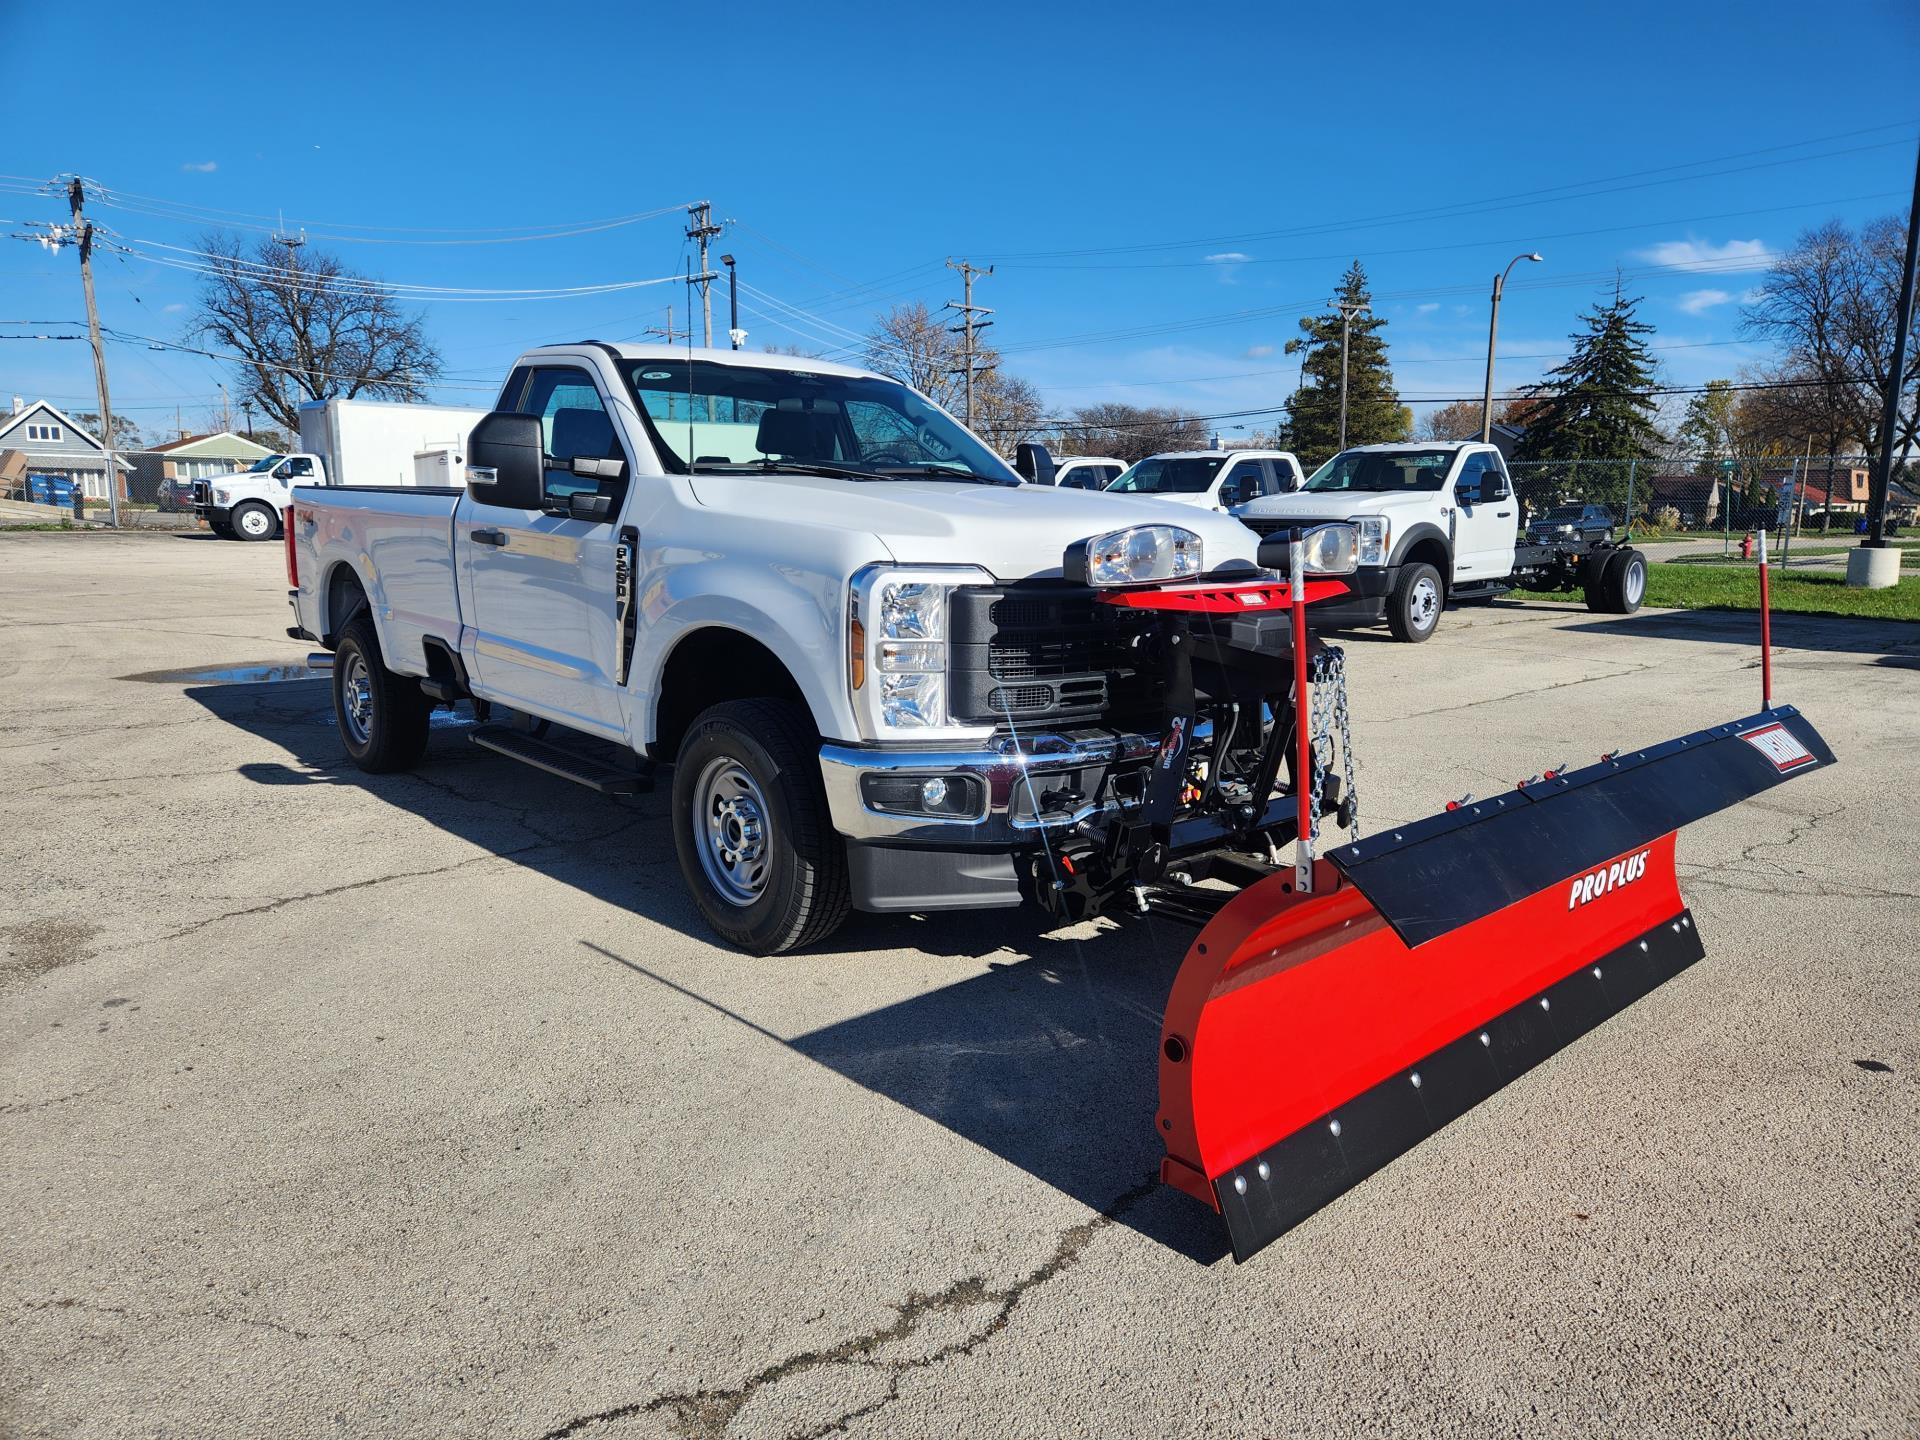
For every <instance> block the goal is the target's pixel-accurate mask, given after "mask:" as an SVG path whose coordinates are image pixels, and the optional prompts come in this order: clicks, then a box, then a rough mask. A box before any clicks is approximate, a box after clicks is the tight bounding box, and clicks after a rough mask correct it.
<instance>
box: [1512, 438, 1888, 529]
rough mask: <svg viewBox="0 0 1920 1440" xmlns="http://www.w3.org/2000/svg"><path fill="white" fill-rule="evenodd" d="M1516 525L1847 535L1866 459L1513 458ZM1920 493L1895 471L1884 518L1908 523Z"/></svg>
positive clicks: (1866, 476)
mask: <svg viewBox="0 0 1920 1440" xmlns="http://www.w3.org/2000/svg"><path fill="white" fill-rule="evenodd" d="M1507 469H1508V471H1509V472H1510V473H1511V474H1512V476H1513V483H1514V489H1515V491H1516V492H1517V494H1518V495H1519V498H1520V504H1521V524H1522V526H1523V528H1525V529H1532V530H1536V531H1537V532H1538V533H1537V534H1536V536H1535V538H1550V537H1551V536H1552V534H1553V533H1554V531H1555V530H1556V529H1557V528H1558V527H1559V526H1562V525H1566V524H1570V523H1571V524H1574V525H1575V526H1576V528H1577V527H1578V526H1579V525H1580V524H1582V523H1583V522H1584V523H1585V524H1589V525H1590V524H1592V523H1594V521H1595V519H1596V518H1597V517H1596V515H1595V513H1594V511H1593V510H1592V509H1590V508H1589V507H1600V508H1602V509H1604V510H1605V512H1606V515H1607V517H1608V519H1609V520H1610V521H1611V522H1612V524H1613V526H1614V529H1615V534H1616V538H1623V537H1626V536H1629V535H1630V536H1631V537H1632V538H1633V539H1634V540H1635V541H1636V542H1639V543H1646V542H1650V541H1659V540H1694V541H1702V540H1705V541H1710V540H1716V539H1717V540H1719V541H1720V543H1721V546H1722V548H1723V549H1729V550H1730V549H1732V548H1733V547H1735V546H1737V545H1739V544H1740V542H1741V541H1742V540H1743V539H1745V538H1746V536H1748V535H1749V534H1753V533H1756V532H1758V531H1760V530H1766V531H1769V532H1771V533H1772V535H1773V536H1774V537H1775V543H1776V544H1779V543H1782V542H1785V543H1788V544H1791V543H1792V541H1793V540H1794V539H1795V538H1796V537H1803V536H1808V535H1812V536H1823V535H1826V536H1833V537H1836V538H1840V537H1851V536H1853V535H1855V534H1856V533H1857V532H1858V531H1859V530H1860V529H1861V527H1863V526H1864V525H1865V523H1866V516H1867V499H1868V486H1869V481H1870V477H1871V476H1872V473H1873V462H1872V461H1871V460H1870V459H1869V458H1868V457H1867V456H1865V455H1810V456H1809V455H1794V456H1779V457H1771V456H1770V457H1765V458H1741V459H1721V458H1717V457H1690V458H1681V459H1671V460H1520V461H1511V462H1509V463H1508V465H1507ZM1916 510H1920V493H1916V492H1915V490H1913V489H1910V488H1909V487H1908V485H1907V484H1905V483H1902V481H1901V479H1899V478H1896V480H1895V483H1894V485H1893V486H1892V487H1891V490H1890V491H1889V494H1888V496H1887V522H1888V524H1889V525H1891V526H1896V527H1898V526H1908V525H1912V524H1914V523H1915V520H1916Z"/></svg>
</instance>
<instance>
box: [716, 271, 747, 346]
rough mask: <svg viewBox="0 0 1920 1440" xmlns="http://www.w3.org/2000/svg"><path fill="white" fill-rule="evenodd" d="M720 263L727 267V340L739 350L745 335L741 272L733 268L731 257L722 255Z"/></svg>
mask: <svg viewBox="0 0 1920 1440" xmlns="http://www.w3.org/2000/svg"><path fill="white" fill-rule="evenodd" d="M720 263H721V264H722V265H724V266H726V267H727V338H728V339H729V340H731V341H732V342H733V348H734V349H736V350H738V349H739V348H740V339H741V336H742V334H743V332H742V331H741V329H740V272H739V271H738V270H736V269H734V268H733V256H731V255H722V256H721V257H720Z"/></svg>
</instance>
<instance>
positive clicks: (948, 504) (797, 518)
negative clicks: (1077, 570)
mask: <svg viewBox="0 0 1920 1440" xmlns="http://www.w3.org/2000/svg"><path fill="white" fill-rule="evenodd" d="M690 480H691V484H692V487H693V492H694V496H695V498H696V499H698V500H699V502H700V503H701V504H702V505H705V506H707V507H709V508H710V509H715V510H725V511H732V512H734V513H737V514H740V515H742V516H750V517H752V518H754V519H756V520H760V521H763V522H765V523H766V524H769V525H776V526H777V525H794V526H805V527H816V528H817V527H820V526H829V527H832V528H835V529H841V530H846V531H849V532H855V533H864V534H867V535H871V536H872V537H873V538H874V540H875V541H876V542H878V544H879V546H880V547H882V548H883V549H884V550H885V552H886V554H887V555H888V556H890V557H891V558H892V559H893V560H894V561H895V562H896V563H898V564H901V565H978V566H980V567H981V568H982V569H984V570H986V571H987V572H988V573H989V574H991V575H992V576H993V577H994V578H995V579H996V580H1030V579H1038V578H1042V577H1046V576H1057V575H1058V574H1059V573H1060V557H1061V555H1062V553H1063V552H1064V551H1065V550H1066V548H1067V546H1069V545H1071V544H1072V543H1073V542H1074V541H1076V540H1084V539H1086V538H1088V537H1089V536H1092V535H1103V534H1105V533H1107V532H1108V531H1110V530H1122V529H1125V528H1126V527H1127V526H1129V525H1156V524H1157V525H1167V524H1177V525H1179V526H1180V527H1181V528H1183V529H1187V530H1191V531H1193V532H1194V533H1195V534H1197V535H1199V536H1200V538H1201V541H1202V543H1203V544H1204V545H1205V547H1206V552H1205V563H1206V566H1207V568H1208V569H1209V570H1215V569H1219V568H1220V567H1221V566H1222V565H1225V564H1228V563H1231V562H1233V561H1242V562H1245V563H1246V564H1248V565H1251V564H1253V562H1254V552H1255V551H1256V550H1257V549H1258V548H1259V544H1260V540H1259V537H1258V536H1256V535H1255V534H1254V533H1253V532H1252V531H1251V530H1249V529H1247V527H1246V526H1244V525H1242V524H1241V523H1240V522H1239V521H1237V520H1234V519H1232V518H1230V517H1228V516H1226V515H1215V514H1210V513H1208V512H1206V511H1201V510H1196V511H1193V512H1191V513H1189V514H1182V515H1172V514H1169V512H1168V511H1167V510H1166V508H1165V507H1164V506H1162V505H1160V504H1158V503H1156V501H1155V500H1153V499H1151V498H1146V497H1140V496H1132V495H1108V494H1105V493H1101V492H1089V491H1085V490H1057V489H1054V488H1053V487H1051V486H1046V485H1018V486H1015V485H977V484H954V483H951V482H949V481H944V480H888V481H876V482H867V481H849V480H833V479H827V478H825V477H818V476H809V475H768V476H759V475H695V476H692V477H690Z"/></svg>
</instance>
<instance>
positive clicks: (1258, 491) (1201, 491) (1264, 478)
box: [1107, 450, 1306, 510]
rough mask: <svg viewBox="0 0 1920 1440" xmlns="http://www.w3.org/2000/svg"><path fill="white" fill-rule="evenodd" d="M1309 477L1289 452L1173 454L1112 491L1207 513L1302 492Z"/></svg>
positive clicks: (1115, 483)
mask: <svg viewBox="0 0 1920 1440" xmlns="http://www.w3.org/2000/svg"><path fill="white" fill-rule="evenodd" d="M1305 478H1306V477H1305V476H1304V475H1303V474H1302V473H1301V470H1300V462H1299V461H1298V460H1297V459H1295V458H1294V456H1293V453H1292V452H1291V451H1288V450H1169V451H1165V452H1163V453H1161V454H1159V455H1149V456H1147V458H1146V459H1144V460H1141V461H1138V462H1136V463H1135V464H1133V465H1131V466H1129V467H1128V468H1127V469H1125V470H1123V471H1121V472H1120V474H1119V475H1118V476H1116V477H1115V478H1114V479H1113V480H1112V482H1111V483H1109V484H1108V486H1107V489H1108V490H1110V491H1111V492H1113V493H1114V494H1116V495H1151V496H1153V497H1154V498H1155V499H1157V500H1163V501H1171V502H1172V503H1174V504H1176V505H1191V506H1196V507H1198V508H1200V509H1203V510H1234V509H1237V508H1238V507H1240V506H1242V505H1246V504H1249V503H1251V502H1252V501H1255V500H1258V499H1261V498H1262V497H1265V496H1269V495H1285V494H1288V493H1290V492H1291V491H1294V490H1298V489H1299V488H1300V486H1301V484H1302V483H1303V482H1304V481H1305Z"/></svg>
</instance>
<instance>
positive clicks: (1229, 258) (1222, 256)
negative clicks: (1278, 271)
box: [1207, 250, 1253, 265]
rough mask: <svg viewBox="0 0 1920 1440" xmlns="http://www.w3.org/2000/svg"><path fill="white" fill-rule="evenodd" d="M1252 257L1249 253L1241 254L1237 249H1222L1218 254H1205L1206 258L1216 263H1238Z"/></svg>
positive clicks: (1242, 262)
mask: <svg viewBox="0 0 1920 1440" xmlns="http://www.w3.org/2000/svg"><path fill="white" fill-rule="evenodd" d="M1252 258H1253V257H1252V256H1251V255H1245V254H1242V253H1241V252H1240V251H1238V250H1222V251H1221V252H1220V253H1219V254H1218V255H1209V256H1207V259H1209V260H1211V261H1212V262H1213V263H1214V264H1216V265H1240V264H1244V263H1245V262H1246V261H1248V260H1251V259H1252Z"/></svg>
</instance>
